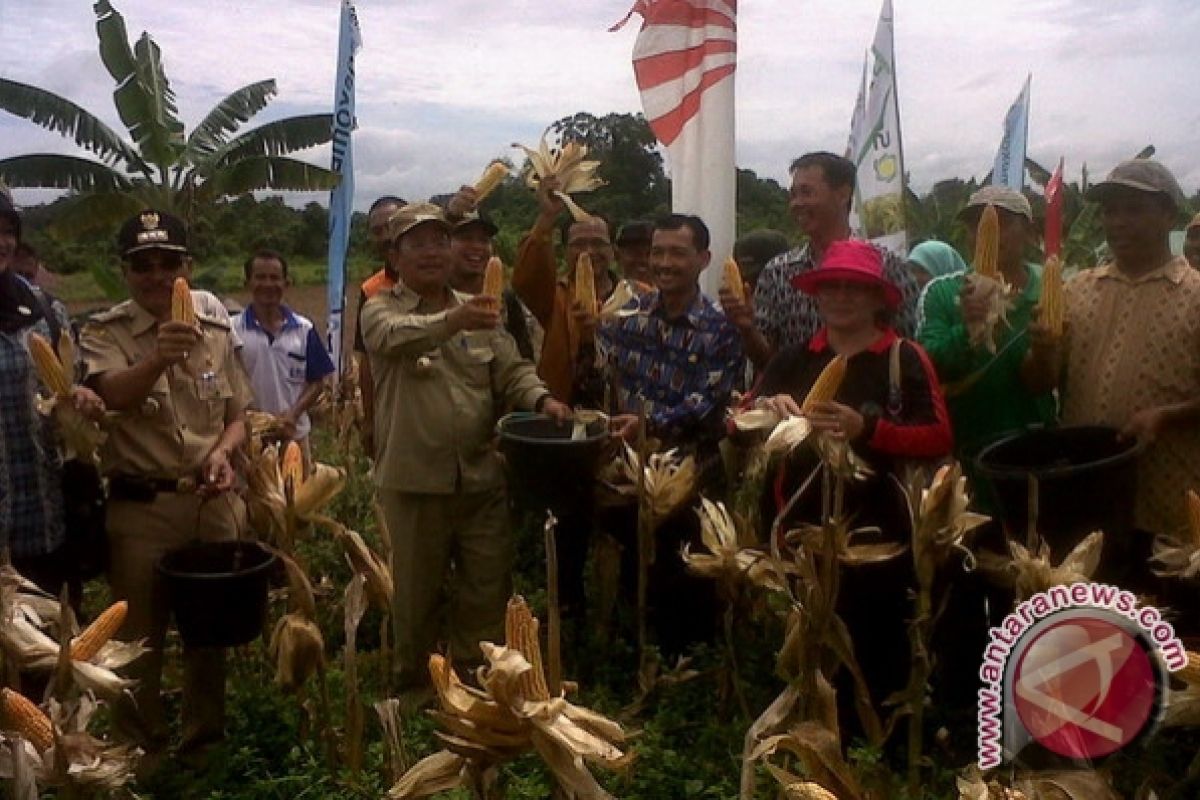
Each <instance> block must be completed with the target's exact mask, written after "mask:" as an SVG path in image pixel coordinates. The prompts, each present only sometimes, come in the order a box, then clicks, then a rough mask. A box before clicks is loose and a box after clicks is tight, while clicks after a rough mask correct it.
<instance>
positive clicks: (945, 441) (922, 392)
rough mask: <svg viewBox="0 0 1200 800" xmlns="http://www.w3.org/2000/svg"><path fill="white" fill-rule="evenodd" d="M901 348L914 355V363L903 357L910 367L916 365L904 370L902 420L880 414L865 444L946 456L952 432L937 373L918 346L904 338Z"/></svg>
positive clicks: (895, 451)
mask: <svg viewBox="0 0 1200 800" xmlns="http://www.w3.org/2000/svg"><path fill="white" fill-rule="evenodd" d="M904 348H905V349H906V350H909V351H910V352H912V353H913V354H915V356H916V361H915V362H912V361H911V359H907V358H906V359H904V361H908V362H910V363H911V364H912V366H913V367H917V366H918V365H919V368H918V369H914V368H909V369H907V370H906V371H905V380H904V381H903V384H902V385H903V388H904V395H905V397H904V406H905V409H906V411H907V412H908V413H906V414H905V417H906V420H905V421H899V422H893V421H890V420H886V419H883V418H882V417H881V418H880V419H879V420H878V421H877V422H876V423H875V432H874V433H873V434H872V435H871V441H870V442H868V446H869V447H870V448H871V449H872V450H875V451H877V452H880V453H886V454H888V455H893V456H904V457H909V458H941V457H942V456H947V455H949V454H950V452H951V450H953V448H954V434H953V433H952V432H951V429H950V415H949V414H948V413H947V412H946V399H945V398H944V397H943V396H942V387H941V386H940V385H938V381H937V374H936V373H935V372H934V369H933V365H932V364H931V363H930V361H929V356H928V355H926V354H925V351H924V350H922V349H921V346H920V345H918V344H917V343H916V342H911V341H906V342H905V343H904ZM902 353H903V351H902ZM905 366H908V364H906V365H905ZM914 373H916V374H914ZM908 419H911V422H909V421H907V420H908Z"/></svg>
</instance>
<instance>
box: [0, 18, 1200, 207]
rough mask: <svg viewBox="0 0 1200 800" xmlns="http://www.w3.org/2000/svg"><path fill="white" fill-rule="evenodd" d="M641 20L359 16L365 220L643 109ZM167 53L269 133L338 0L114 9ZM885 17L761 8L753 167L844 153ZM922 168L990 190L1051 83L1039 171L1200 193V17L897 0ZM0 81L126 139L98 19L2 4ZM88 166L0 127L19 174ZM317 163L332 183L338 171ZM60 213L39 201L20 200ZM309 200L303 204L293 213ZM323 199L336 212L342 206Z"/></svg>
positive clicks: (18, 130)
mask: <svg viewBox="0 0 1200 800" xmlns="http://www.w3.org/2000/svg"><path fill="white" fill-rule="evenodd" d="M631 2H632V0H499V2H495V1H493V2H488V0H358V2H357V7H358V13H359V19H360V21H361V25H362V30H363V39H364V47H363V50H362V51H361V52H360V54H359V57H358V63H357V73H358V87H359V88H358V119H359V130H358V132H357V134H356V137H355V159H356V162H357V168H358V173H357V198H356V199H357V203H356V205H357V206H358V207H359V208H365V206H366V205H367V204H368V203H369V202H370V200H371V199H372V198H373V197H375V196H377V195H379V194H383V193H396V194H401V195H403V196H405V197H409V198H414V197H419V196H424V195H429V194H432V193H437V192H441V191H445V190H447V189H449V188H453V187H455V186H458V185H460V184H462V183H467V182H471V181H473V180H474V179H475V177H476V176H477V175H478V173H479V171H480V170H481V169H482V167H483V166H484V165H485V164H486V163H487V162H488V161H489V160H490V159H491V158H493V157H496V156H501V155H510V156H514V157H515V155H516V154H515V153H514V152H513V151H512V150H510V149H509V148H508V145H509V143H510V142H513V141H521V142H524V143H527V144H530V143H533V142H534V141H535V140H536V139H537V137H538V135H539V133H540V131H541V130H542V128H544V127H545V126H546V125H547V124H548V123H549V122H552V121H553V120H555V119H557V118H559V117H562V116H565V115H567V114H570V113H573V112H576V111H581V110H582V111H590V112H593V113H596V114H604V113H607V112H609V111H638V110H640V104H639V100H638V95H637V92H636V87H635V85H634V82H633V77H632V72H631V68H630V63H629V60H630V52H631V49H632V47H633V40H634V37H635V36H636V34H637V24H636V19H635V23H633V24H630V25H629V26H627V27H626V28H625V29H624V30H622V31H620V32H619V33H608V32H607V28H608V27H609V26H610V25H611V24H612V23H614V22H616V21H617V20H619V19H620V18H621V17H622V16H624V14H625V12H626V11H627V10H628V8H629V5H630V4H631ZM115 3H116V5H117V7H118V9H119V10H120V11H121V12H122V13H123V15H124V16H125V20H126V25H127V27H128V28H129V31H130V34H131V36H133V37H136V36H137V35H138V34H140V32H141V31H143V30H147V31H149V32H150V33H151V34H152V35H153V36H154V38H155V40H156V41H157V42H158V44H159V45H160V46H161V47H162V49H163V52H164V57H165V62H166V67H167V74H168V77H169V78H170V80H171V85H172V87H173V88H174V89H175V92H176V94H177V96H178V100H179V105H180V111H181V115H182V117H183V119H184V120H185V122H186V123H188V125H189V128H190V126H191V124H194V123H195V122H196V121H198V120H199V119H200V118H201V117H202V115H203V114H204V113H205V112H206V111H207V110H208V109H209V108H210V107H211V106H212V105H213V104H214V103H216V102H217V101H218V100H220V99H221V98H222V97H223V96H225V95H226V94H228V93H229V92H230V91H232V90H233V89H235V88H238V87H240V86H243V85H245V84H247V83H251V82H253V81H256V80H260V79H263V78H268V77H274V78H276V79H277V80H278V83H279V95H278V96H277V98H276V100H275V101H274V102H273V103H272V105H271V106H269V107H268V109H267V110H266V111H264V112H262V113H261V114H260V115H259V117H258V118H256V119H261V120H262V121H266V120H269V119H271V118H274V117H280V116H286V115H290V114H297V113H312V112H316V111H323V110H327V109H328V108H329V107H330V104H331V98H332V93H333V81H334V66H335V65H334V61H335V51H336V47H337V30H336V28H337V19H338V8H339V4H338V0H173V1H171V2H168V1H167V0H115ZM879 4H880V0H742V2H741V12H740V16H739V65H738V72H737V106H738V107H737V115H738V116H737V138H738V163H739V165H740V166H743V167H748V168H751V169H754V170H755V171H757V172H758V173H759V174H760V175H768V176H772V177H775V178H778V179H780V180H785V179H786V167H787V164H788V162H789V161H790V160H791V158H792V157H794V156H796V155H798V154H800V153H802V152H804V151H807V150H813V149H830V150H835V151H840V150H841V149H842V148H843V147H844V146H845V142H846V136H847V133H848V125H849V118H850V113H851V110H852V106H853V103H854V99H855V94H856V92H857V84H858V81H859V77H860V71H861V67H862V57H863V51H864V49H865V48H866V47H867V46H868V45H869V44H870V40H871V38H872V36H873V33H874V28H875V22H876V18H877V16H878V13H879ZM895 6H896V61H897V73H898V75H899V81H900V87H899V97H900V109H901V115H902V126H903V138H904V147H905V159H906V162H907V167H908V170H909V172H910V173H911V175H912V179H913V182H914V184H915V187H916V188H917V189H918V190H919V191H920V190H923V189H927V188H928V187H929V186H930V185H931V184H932V183H934V182H935V181H937V180H940V179H942V178H947V177H953V176H960V177H966V176H968V175H976V176H982V175H983V174H984V173H986V172H987V171H988V169H989V168H990V166H991V161H992V158H993V156H994V154H995V149H996V146H997V144H998V142H999V138H1000V133H1001V130H1000V129H1001V123H1002V120H1003V117H1004V112H1005V110H1006V109H1007V108H1008V106H1009V104H1010V103H1011V102H1012V100H1013V99H1014V98H1015V97H1016V95H1017V93H1018V91H1019V90H1020V87H1021V84H1022V82H1023V81H1024V79H1025V76H1026V74H1027V73H1030V72H1031V73H1032V74H1033V94H1032V96H1033V103H1032V119H1031V122H1030V155H1031V156H1032V157H1033V158H1035V159H1037V160H1039V161H1040V162H1041V163H1043V164H1045V165H1047V166H1049V165H1051V164H1052V163H1053V162H1054V161H1055V160H1057V158H1058V157H1059V156H1060V155H1065V156H1066V159H1067V173H1068V177H1069V178H1070V177H1073V176H1077V175H1078V173H1079V169H1080V166H1081V164H1082V163H1084V162H1086V163H1087V165H1088V167H1089V169H1090V170H1091V172H1092V174H1093V175H1098V174H1101V173H1103V172H1105V171H1107V169H1108V168H1109V167H1111V166H1112V165H1113V164H1114V163H1115V162H1116V161H1118V160H1120V159H1121V158H1124V157H1129V156H1130V155H1132V154H1133V153H1135V152H1137V151H1138V150H1139V149H1141V148H1142V147H1143V146H1144V145H1146V144H1149V143H1153V144H1154V145H1155V146H1156V147H1157V148H1158V157H1159V158H1160V159H1161V160H1162V161H1164V162H1165V163H1166V164H1167V165H1168V166H1169V167H1171V169H1172V170H1174V171H1175V173H1176V175H1177V176H1178V177H1179V179H1180V182H1181V183H1182V184H1183V188H1184V190H1185V192H1187V193H1188V194H1189V195H1190V194H1192V193H1194V192H1196V191H1197V189H1200V136H1198V133H1197V132H1198V131H1200V102H1198V101H1200V90H1197V89H1196V72H1197V68H1198V64H1200V62H1198V61H1197V56H1196V43H1197V41H1200V2H1196V0H1143V1H1142V2H1113V0H1004V2H975V0H971V2H964V0H895ZM0 42H2V43H3V45H2V47H0V75H2V76H4V77H6V78H10V79H12V80H17V81H22V82H26V83H32V84H35V85H38V86H41V87H43V88H46V89H49V90H51V91H54V92H57V93H59V94H62V95H64V96H66V97H68V98H70V99H71V100H73V101H75V102H77V103H79V104H81V105H83V106H85V107H86V108H88V109H90V110H91V111H93V112H94V113H98V114H99V115H100V116H101V117H102V118H103V119H104V120H105V121H106V122H108V123H109V124H110V125H112V126H114V127H115V128H117V129H121V126H120V123H119V120H118V119H117V117H116V114H115V112H114V111H113V110H112V102H111V92H112V88H113V87H112V81H111V78H110V77H109V76H108V74H107V72H105V71H104V69H103V67H102V65H101V64H100V61H99V57H98V55H97V53H96V40H95V29H94V14H93V12H92V4H91V2H90V0H39V1H38V2H34V0H0ZM29 152H75V151H74V149H73V145H72V144H71V143H70V142H69V141H67V140H64V139H62V138H61V137H58V136H56V135H53V134H49V133H46V132H44V131H42V130H41V129H40V128H38V127H36V126H34V125H33V124H32V123H30V122H28V121H25V120H21V119H17V118H15V117H12V116H10V115H7V114H0V157H6V156H10V155H16V154H22V153H29ZM306 157H307V158H309V159H310V160H312V161H314V162H315V163H320V164H327V163H328V151H327V150H314V151H312V152H311V153H308V154H306ZM42 197H43V195H42V194H41V193H37V192H32V191H19V192H18V193H17V199H18V201H19V202H25V203H29V202H35V201H37V200H40V199H42ZM307 199H309V198H306V197H303V196H298V197H295V198H293V200H295V201H300V202H302V201H305V200H307ZM315 199H320V200H322V201H323V200H324V198H323V197H317V198H315Z"/></svg>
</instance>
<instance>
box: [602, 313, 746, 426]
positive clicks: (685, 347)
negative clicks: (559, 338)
mask: <svg viewBox="0 0 1200 800" xmlns="http://www.w3.org/2000/svg"><path fill="white" fill-rule="evenodd" d="M626 308H627V310H633V311H635V313H633V314H629V315H627V316H621V317H618V318H615V319H613V320H610V321H609V322H607V323H605V324H604V325H603V326H602V327H601V328H600V329H599V331H597V334H596V337H597V344H598V348H599V354H600V358H601V361H602V362H603V363H605V364H606V366H607V368H608V369H609V370H610V374H611V375H612V376H613V378H614V381H615V389H616V398H615V399H616V403H615V404H614V405H615V408H614V411H616V412H617V413H637V411H638V409H639V408H644V409H645V412H646V418H647V421H648V423H649V429H650V433H651V435H654V436H657V437H659V438H661V439H662V440H663V441H664V443H665V444H667V445H669V446H676V445H688V444H693V443H694V444H696V445H697V446H701V445H703V444H704V443H706V442H709V441H711V440H715V439H717V438H720V435H721V434H720V431H721V427H722V423H723V419H724V415H725V410H726V408H727V407H728V406H729V399H730V395H731V394H732V392H733V385H734V381H735V380H736V379H737V378H738V376H739V375H740V374H741V370H742V342H741V339H740V337H739V336H738V332H737V329H736V328H734V327H733V325H732V324H731V323H730V322H729V320H728V319H726V318H725V315H724V314H723V313H722V312H721V311H720V310H719V309H718V308H717V306H716V305H715V304H714V303H713V301H712V300H710V299H709V298H707V297H705V296H704V295H703V294H697V295H696V298H695V300H694V301H693V302H692V305H691V306H690V307H689V308H688V310H687V311H686V312H685V313H684V314H683V315H682V316H680V317H678V318H676V319H668V318H667V315H666V312H665V309H664V308H663V306H662V304H661V302H660V298H659V293H658V292H657V291H652V292H647V293H646V294H644V295H642V296H641V297H639V298H636V299H635V300H633V301H631V302H630V305H629V306H627V307H626Z"/></svg>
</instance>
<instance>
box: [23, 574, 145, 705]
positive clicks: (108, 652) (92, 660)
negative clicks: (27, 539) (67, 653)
mask: <svg viewBox="0 0 1200 800" xmlns="http://www.w3.org/2000/svg"><path fill="white" fill-rule="evenodd" d="M12 574H15V573H12ZM36 597H37V596H36V595H30V594H26V593H23V592H18V591H17V590H16V587H15V586H14V585H13V583H11V582H8V583H6V585H4V587H3V588H2V589H0V649H3V651H4V655H5V657H6V658H7V659H10V660H11V661H12V663H14V664H15V665H16V666H17V667H18V668H20V669H22V670H26V671H29V672H35V673H50V672H53V671H54V670H55V669H56V668H57V666H58V662H59V651H60V649H61V648H60V645H59V641H58V639H66V640H68V641H69V640H70V638H71V637H73V636H75V635H76V634H77V633H78V631H77V630H75V629H72V630H69V631H66V634H65V636H64V635H63V632H62V631H61V630H60V631H56V634H55V635H56V636H57V637H58V639H56V638H52V637H51V636H50V635H48V633H47V629H49V628H50V627H51V625H52V624H56V623H59V620H60V619H61V616H60V612H59V606H58V603H56V602H53V601H47V600H45V599H31V598H36ZM145 652H146V648H145V646H144V640H139V641H135V642H122V641H119V640H117V639H112V638H107V639H105V640H104V641H103V643H102V644H100V646H99V647H98V648H96V649H95V652H94V653H92V654H91V655H90V656H89V657H88V658H87V659H86V660H80V659H71V660H70V664H69V667H70V674H71V677H72V679H73V680H74V681H75V683H76V685H78V686H79V687H80V689H82V690H83V691H86V692H92V693H94V694H96V695H97V696H99V697H102V698H104V699H106V700H110V701H116V700H118V699H119V698H120V697H121V696H122V695H123V694H125V693H126V692H128V691H129V690H130V689H132V688H133V686H134V683H135V682H134V681H132V680H128V679H125V678H122V677H121V676H120V675H118V674H117V671H118V670H121V669H124V668H125V667H126V666H128V665H129V664H130V663H132V662H133V661H134V660H135V659H137V658H139V657H140V656H141V655H142V654H143V653H145Z"/></svg>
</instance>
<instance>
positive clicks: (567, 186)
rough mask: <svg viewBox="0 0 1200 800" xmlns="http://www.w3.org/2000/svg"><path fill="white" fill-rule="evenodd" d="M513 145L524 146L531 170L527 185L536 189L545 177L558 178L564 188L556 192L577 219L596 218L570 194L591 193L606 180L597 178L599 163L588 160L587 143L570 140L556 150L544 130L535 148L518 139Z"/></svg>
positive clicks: (526, 176)
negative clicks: (577, 203) (551, 145)
mask: <svg viewBox="0 0 1200 800" xmlns="http://www.w3.org/2000/svg"><path fill="white" fill-rule="evenodd" d="M513 147H519V148H521V149H522V150H524V151H525V155H527V156H528V157H529V169H528V171H527V172H526V174H525V183H526V185H528V186H529V187H530V188H532V189H536V188H537V186H538V184H539V183H540V182H541V180H542V179H543V178H551V177H553V178H557V179H558V181H559V183H560V185H561V189H560V191H558V192H556V194H557V196H558V197H559V198H560V199H561V200H562V201H563V203H565V204H566V206H567V210H568V211H570V212H571V216H572V218H573V219H574V220H575V221H576V222H587V221H588V220H591V219H594V217H592V215H591V214H588V213H587V212H586V211H584V210H583V209H582V208H580V207H579V206H578V205H576V203H575V201H574V200H572V199H571V197H570V196H571V195H572V194H574V193H576V192H590V191H591V190H593V189H597V188H599V187H601V186H603V185H604V181H603V180H601V179H600V178H598V177H596V169H597V168H598V167H599V166H600V162H599V161H587V160H585V157H586V156H587V152H588V149H587V147H586V146H585V145H582V144H580V143H579V142H575V141H570V142H567V143H566V144H564V145H562V147H561V148H559V149H557V150H553V149H551V147H550V145H549V143H548V142H547V141H546V134H545V133H543V134H542V138H541V141H540V142H538V147H537V149H536V150H534V149H532V148H529V147H526V146H525V145H523V144H517V143H515V142H514V143H513Z"/></svg>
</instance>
